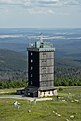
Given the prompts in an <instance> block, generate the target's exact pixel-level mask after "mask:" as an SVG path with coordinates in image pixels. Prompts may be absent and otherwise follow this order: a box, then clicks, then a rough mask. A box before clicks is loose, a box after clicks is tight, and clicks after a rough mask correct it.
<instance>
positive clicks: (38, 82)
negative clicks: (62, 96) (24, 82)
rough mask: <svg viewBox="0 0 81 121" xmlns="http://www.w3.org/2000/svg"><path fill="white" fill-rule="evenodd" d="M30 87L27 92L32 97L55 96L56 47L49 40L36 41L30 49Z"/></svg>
mask: <svg viewBox="0 0 81 121" xmlns="http://www.w3.org/2000/svg"><path fill="white" fill-rule="evenodd" d="M27 50H28V87H26V91H25V94H26V95H27V96H32V97H43V96H53V95H55V94H57V90H56V89H55V88H54V76H55V75H54V67H55V65H54V60H55V57H54V53H55V48H54V47H53V45H52V44H51V43H49V42H43V41H38V42H35V43H34V44H33V45H32V46H30V47H29V48H28V49H27Z"/></svg>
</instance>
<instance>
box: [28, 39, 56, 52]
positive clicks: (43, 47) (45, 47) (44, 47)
mask: <svg viewBox="0 0 81 121" xmlns="http://www.w3.org/2000/svg"><path fill="white" fill-rule="evenodd" d="M28 49H32V50H34V51H55V48H54V47H53V44H52V43H50V42H43V41H37V42H35V43H34V44H31V45H30V47H29V48H28Z"/></svg>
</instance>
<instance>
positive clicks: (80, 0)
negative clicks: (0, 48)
mask: <svg viewBox="0 0 81 121" xmlns="http://www.w3.org/2000/svg"><path fill="white" fill-rule="evenodd" d="M13 27H14V28H81V0H0V28H13Z"/></svg>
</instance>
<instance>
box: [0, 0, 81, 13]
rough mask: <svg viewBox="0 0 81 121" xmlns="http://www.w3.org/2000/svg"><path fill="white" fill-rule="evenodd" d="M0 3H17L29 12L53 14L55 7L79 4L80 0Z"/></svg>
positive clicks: (7, 1)
mask: <svg viewBox="0 0 81 121" xmlns="http://www.w3.org/2000/svg"><path fill="white" fill-rule="evenodd" d="M0 5H2V6H4V5H10V6H11V5H14V6H15V5H19V6H21V7H23V8H26V9H28V12H29V13H30V14H42V13H43V14H54V8H55V7H62V6H73V5H74V6H77V5H81V1H80V0H77V1H76V0H67V1H66V0H0Z"/></svg>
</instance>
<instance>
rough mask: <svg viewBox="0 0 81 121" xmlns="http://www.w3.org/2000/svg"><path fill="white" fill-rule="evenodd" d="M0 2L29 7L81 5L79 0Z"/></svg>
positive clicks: (0, 2) (1, 2)
mask: <svg viewBox="0 0 81 121" xmlns="http://www.w3.org/2000/svg"><path fill="white" fill-rule="evenodd" d="M0 4H3V5H4V4H8V5H24V6H29V7H40V6H41V7H43V6H47V7H50V6H58V5H60V6H62V5H81V1H80V0H77V1H76V0H68V1H66V0H0Z"/></svg>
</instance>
